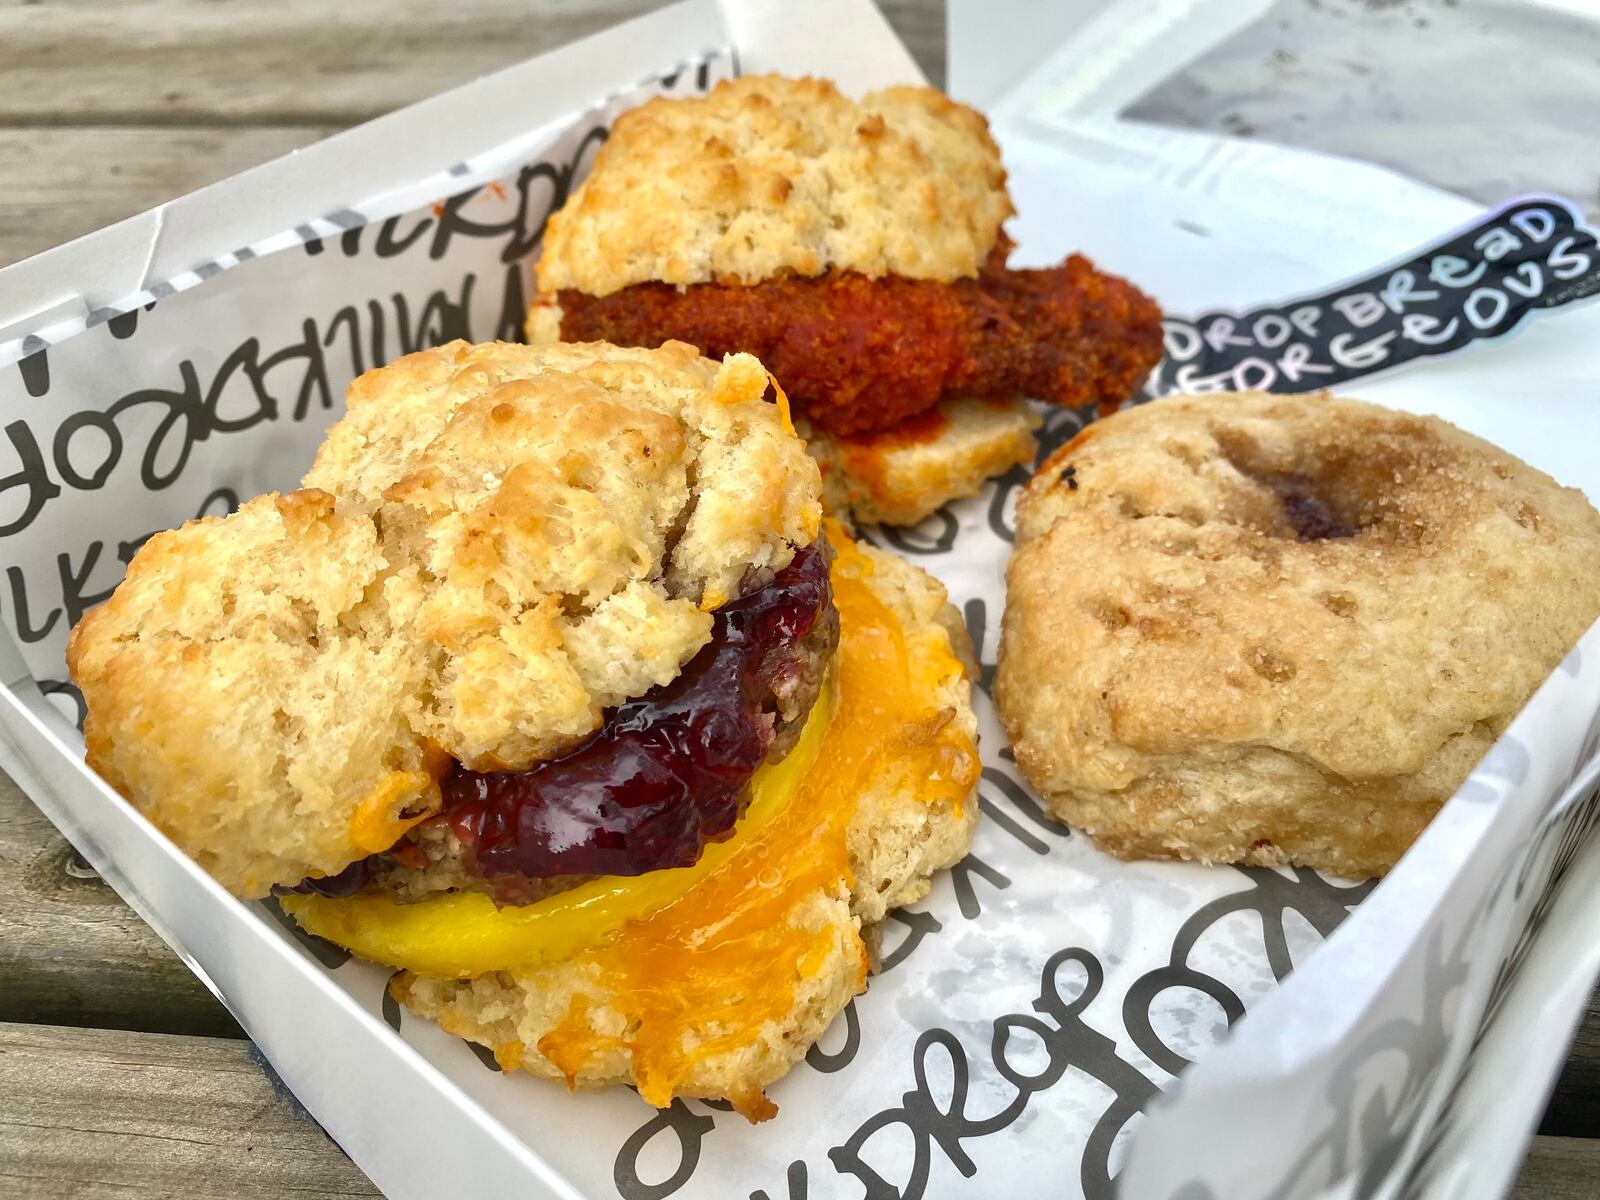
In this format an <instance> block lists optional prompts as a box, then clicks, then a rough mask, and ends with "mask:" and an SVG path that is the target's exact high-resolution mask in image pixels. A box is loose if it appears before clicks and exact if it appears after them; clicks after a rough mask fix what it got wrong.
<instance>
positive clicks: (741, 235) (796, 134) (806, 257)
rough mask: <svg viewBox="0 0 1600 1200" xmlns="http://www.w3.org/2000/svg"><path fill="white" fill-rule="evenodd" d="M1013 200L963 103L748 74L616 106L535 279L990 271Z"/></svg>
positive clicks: (578, 284) (925, 91)
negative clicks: (989, 259)
mask: <svg viewBox="0 0 1600 1200" xmlns="http://www.w3.org/2000/svg"><path fill="white" fill-rule="evenodd" d="M1011 211H1012V210H1011V201H1010V198H1009V197H1008V196H1007V194H1006V189H1005V171H1004V169H1003V168H1002V167H1001V165H1000V151H999V149H998V148H997V147H996V146H995V143H994V139H993V138H991V137H990V136H989V130H988V124H987V123H986V122H985V121H984V119H983V117H982V116H980V115H979V114H978V113H977V112H975V111H973V110H972V109H970V108H968V107H967V106H966V105H963V104H957V103H955V102H954V101H952V100H949V99H947V98H946V97H944V96H942V95H941V94H940V93H938V92H936V91H933V90H932V89H931V88H919V87H895V88H889V89H887V90H886V91H882V92H874V93H872V94H870V95H868V96H866V97H864V98H863V99H862V100H861V101H860V102H859V103H858V102H855V101H851V100H849V99H847V98H846V97H845V96H843V95H842V94H840V92H839V90H838V89H837V88H835V87H834V86H833V84H831V83H829V82H828V81H827V80H823V79H785V78H782V77H781V76H776V75H755V76H745V77H743V78H740V79H735V80H725V81H723V82H722V83H719V84H718V85H717V86H716V87H715V88H713V89H712V91H711V93H710V94H709V95H707V96H705V97H703V98H693V99H668V98H665V97H661V98H657V99H655V100H651V101H649V102H648V103H646V104H644V105H642V106H641V107H639V108H636V109H633V110H631V111H629V112H626V113H623V114H622V115H621V116H620V117H618V118H617V120H616V123H615V124H614V125H613V126H612V129H611V136H610V138H609V139H607V141H606V144H605V146H604V147H603V148H602V149H601V150H600V153H599V155H598V156H597V158H596V160H595V169H594V173H593V174H592V175H591V176H590V178H589V179H588V180H587V181H585V182H584V183H583V184H582V185H580V187H579V188H578V190H577V191H576V192H574V193H573V195H572V197H571V198H570V199H569V200H568V201H567V204H566V206H565V207H564V208H562V210H561V211H560V212H558V213H556V214H555V215H553V216H552V217H551V218H550V221H549V224H548V225H547V226H546V228H545V232H544V248H543V252H542V254H541V257H540V259H539V265H538V269H537V279H538V285H539V290H540V291H541V292H546V293H554V292H557V291H560V290H561V289H563V288H575V289H577V290H579V291H582V292H587V293H589V294H590V295H594V296H605V295H608V294H610V293H611V292H615V291H617V290H619V289H621V288H624V287H627V286H629V285H630V284H636V283H646V282H652V281H654V282H664V283H674V284H692V283H707V282H711V281H721V282H755V281H757V280H761V279H768V278H771V277H773V276H775V275H780V274H784V273H789V272H793V273H794V274H798V275H820V274H822V273H823V272H825V271H828V270H829V269H833V270H840V271H857V272H860V273H861V274H863V275H866V276H868V277H869V278H874V279H876V278H879V277H881V276H884V275H900V276H904V277H906V278H909V279H933V280H950V279H956V278H960V277H970V276H974V275H976V274H977V273H978V268H979V266H980V265H981V264H982V262H983V261H984V259H985V257H986V256H987V255H988V253H989V250H990V248H991V247H992V246H993V245H994V243H995V236H996V234H997V233H998V232H999V230H1000V226H1001V224H1002V223H1003V222H1004V221H1005V219H1006V218H1007V217H1009V216H1010V215H1011Z"/></svg>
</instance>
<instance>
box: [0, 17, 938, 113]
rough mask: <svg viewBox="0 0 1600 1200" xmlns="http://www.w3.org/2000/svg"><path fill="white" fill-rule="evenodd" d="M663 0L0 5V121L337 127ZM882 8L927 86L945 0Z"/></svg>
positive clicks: (935, 72)
mask: <svg viewBox="0 0 1600 1200" xmlns="http://www.w3.org/2000/svg"><path fill="white" fill-rule="evenodd" d="M663 3H664V0H586V2H580V0H544V2H543V3H537V4H535V3H530V2H529V0H472V2H471V3H450V4H441V3H438V2H437V0H387V2H386V3H383V4H378V3H372V2H371V0H366V2H361V3H340V4H330V3H328V2H327V0H273V3H271V4H262V3H254V2H252V0H220V2H219V0H113V2H110V3H106V2H103V0H74V2H66V3H60V2H57V3H37V4H18V3H15V2H14V0H13V2H9V3H5V4H0V124H7V125H61V124H72V125H81V124H105V123H107V122H112V121H114V122H117V123H122V124H129V123H132V124H143V125H194V124H207V125H214V124H217V123H224V122H225V123H231V124H270V125H284V124H311V125H321V124H324V123H327V122H329V121H332V122H334V123H337V124H341V125H351V124H354V123H356V122H358V121H362V120H365V119H367V118H368V117H373V116H377V115H378V114H379V113H384V112H388V111H390V110H391V109H394V108H398V107H400V106H401V105H404V104H408V103H410V102H411V101H413V100H419V99H422V98H423V97H426V96H431V95H434V94H435V93H437V92H442V91H444V90H446V89H448V88H452V87H455V86H456V85H458V84H462V83H466V82H467V81H468V80H471V79H475V78H477V77H478V76H480V75H486V74H488V73H489V72H491V71H494V70H496V69H498V68H500V67H504V66H509V65H510V64H512V63H514V62H519V61H521V60H522V59H525V58H529V57H531V56H532V55H535V54H539V53H542V52H543V51H546V50H551V49H554V48H555V47H557V46H562V45H565V44H566V43H568V42H571V41H575V40H577V39H578V38H581V37H584V36H587V35H588V34H591V33H596V32H598V31H600V30H602V29H606V28H608V27H609V26H612V25H615V24H617V23H618V22H620V21H623V20H626V19H627V18H628V17H631V16H637V15H639V14H640V13H644V12H649V11H651V10H652V9H656V8H660V7H662V5H663ZM883 8H884V11H885V15H886V16H888V18H889V20H890V22H891V23H892V24H893V25H894V26H895V28H896V31H897V32H898V33H899V34H900V35H901V37H902V39H903V40H904V41H906V43H907V44H908V45H909V46H910V48H911V50H912V52H913V53H914V54H916V55H917V57H918V60H919V62H921V63H922V64H923V68H924V70H926V71H928V73H929V75H930V76H931V77H933V78H934V79H935V81H936V82H942V81H943V78H944V6H943V4H942V3H929V2H928V0H889V2H888V3H885V4H884V5H883Z"/></svg>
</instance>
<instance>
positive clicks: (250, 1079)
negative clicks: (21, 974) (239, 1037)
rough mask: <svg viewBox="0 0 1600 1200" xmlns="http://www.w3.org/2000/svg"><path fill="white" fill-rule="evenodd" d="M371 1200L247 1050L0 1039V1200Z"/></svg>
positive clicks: (100, 1038) (133, 1038)
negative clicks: (67, 1199) (130, 1199)
mask: <svg viewBox="0 0 1600 1200" xmlns="http://www.w3.org/2000/svg"><path fill="white" fill-rule="evenodd" d="M378 1194H379V1193H378V1191H377V1189H376V1188H374V1187H373V1186H372V1184H371V1183H370V1182H368V1180H367V1178H366V1176H364V1175H363V1174H362V1173H361V1172H360V1170H358V1169H357V1167H356V1166H355V1164H354V1163H352V1162H351V1161H350V1160H349V1159H348V1158H346V1157H345V1155H344V1152H343V1151H341V1150H340V1149H339V1147H338V1146H336V1145H335V1144H334V1143H333V1142H332V1141H330V1140H329V1139H328V1136H327V1135H326V1134H324V1133H323V1132H322V1130H321V1129H319V1128H318V1127H317V1126H316V1124H314V1123H313V1122H312V1121H311V1120H310V1119H309V1118H307V1117H306V1116H304V1115H303V1111H302V1110H299V1109H298V1108H297V1106H296V1105H295V1104H294V1103H293V1102H292V1101H291V1100H289V1099H288V1098H287V1097H286V1096H284V1095H281V1094H279V1093H278V1092H276V1091H275V1090H274V1088H273V1086H272V1084H271V1083H269V1082H268V1080H267V1077H266V1076H265V1075H264V1074H263V1073H262V1071H261V1069H260V1068H259V1067H258V1066H257V1064H256V1063H255V1062H254V1061H252V1059H251V1057H250V1045H249V1043H247V1042H240V1041H225V1040H220V1039H214V1038H199V1037H173V1036H170V1035H165V1034H149V1033H122V1032H117V1031H114V1030H102V1029H54V1028H50V1027H48V1026H41V1025H0V1195H5V1196H8V1197H13V1198H15V1200H46V1198H48V1200H59V1198H60V1197H62V1196H73V1197H76V1198H77V1200H100V1198H101V1197H113V1196H115V1197H126V1196H143V1197H150V1198H152V1200H155V1198H157V1197H174V1198H176V1197H183V1200H210V1198H213V1197H214V1198H215V1200H276V1198H278V1197H282V1196H287V1195H294V1196H301V1197H306V1198H307V1200H324V1198H329V1197H339V1196H342V1197H351V1196H376V1195H378Z"/></svg>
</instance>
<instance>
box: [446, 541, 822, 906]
mask: <svg viewBox="0 0 1600 1200" xmlns="http://www.w3.org/2000/svg"><path fill="white" fill-rule="evenodd" d="M832 602H833V593H832V588H831V586H830V584H829V580H828V563H827V556H826V554H825V553H824V552H823V550H822V548H821V546H820V545H813V546H811V547H808V548H807V549H804V550H801V551H799V552H798V553H797V554H796V555H795V557H794V560H793V561H792V562H791V563H790V564H789V566H787V567H786V568H784V569H783V570H782V571H780V572H778V574H777V575H776V576H775V577H774V578H773V580H772V582H771V583H769V584H767V585H766V586H765V587H762V588H758V589H756V590H755V591H753V592H750V593H749V594H747V595H744V596H741V597H740V598H739V599H737V600H734V601H732V602H731V603H729V604H725V605H723V606H722V607H721V608H720V609H718V610H717V611H716V612H715V613H714V614H713V620H712V630H711V640H710V642H709V643H707V645H706V646H705V647H704V648H703V649H702V650H701V651H700V652H699V653H698V654H696V655H695V656H694V658H692V659H690V660H689V662H688V664H687V665H685V667H684V668H683V670H682V671H681V672H680V673H679V675H678V677H677V678H676V679H674V680H673V681H672V682H671V683H669V684H667V685H666V686H664V687H658V688H654V689H652V690H651V691H649V692H646V693H645V694H644V695H643V696H640V697H639V698H638V699H636V700H630V701H628V702H627V703H626V704H623V705H621V706H619V707H617V708H615V709H613V710H611V712H609V713H608V714H607V716H606V720H605V723H604V724H603V725H602V726H601V728H600V730H599V732H598V733H596V734H595V735H594V736H593V737H591V738H590V739H589V740H588V741H586V742H584V743H583V744H582V745H580V746H578V747H577V748H576V749H573V750H571V751H569V752H568V753H566V754H564V755H562V756H561V757H560V758H554V759H550V760H548V761H546V762H542V763H539V764H538V765H536V766H534V767H532V768H530V769H529V770H526V771H505V772H493V773H480V772H477V771H469V770H466V769H465V768H464V767H462V766H460V765H459V764H457V765H456V766H455V767H454V768H453V769H452V770H451V772H450V774H449V775H447V776H446V777H445V779H444V781H443V784H442V790H443V792H444V819H445V820H446V821H448V822H449V825H450V828H451V829H452V830H453V831H454V832H455V834H456V836H457V837H458V838H459V839H460V840H461V842H462V844H463V845H465V846H466V847H467V848H468V849H469V850H470V851H471V852H472V854H473V856H474V858H475V860H476V864H477V869H478V870H479V871H480V872H481V873H482V874H483V875H485V876H487V877H490V878H493V877H496V876H518V875H520V876H523V877H525V878H529V879H540V878H550V877H554V876H562V875H642V874H645V873H646V872H648V871H656V870H661V869H663V868H667V867H685V866H689V865H691V864H693V863H694V862H695V861H696V860H697V859H698V858H699V857H700V852H701V850H702V849H703V848H704V846H705V844H706V843H707V842H708V841H712V840H715V839H716V838H719V837H721V836H723V835H724V834H726V833H728V831H729V830H731V829H732V828H733V825H734V822H735V821H736V820H737V819H738V816H739V811H740V808H741V805H742V803H743V799H744V796H745V792H746V785H747V784H748V783H749V781H750V777H751V775H753V774H754V773H755V771H756V768H758V767H759V766H761V764H762V763H763V762H764V761H765V760H766V756H767V750H768V747H769V746H770V745H771V742H772V736H773V715H772V712H771V711H770V707H769V704H770V700H771V695H772V683H773V680H774V678H775V677H777V676H780V675H782V674H783V673H784V672H786V671H792V670H794V669H796V663H797V660H798V655H799V644H800V642H801V641H802V640H803V639H804V638H805V636H806V635H807V634H808V633H810V632H811V631H812V629H813V628H815V627H816V626H817V624H818V622H819V621H821V620H822V619H824V617H825V615H826V614H827V612H828V610H829V608H830V607H831V605H832Z"/></svg>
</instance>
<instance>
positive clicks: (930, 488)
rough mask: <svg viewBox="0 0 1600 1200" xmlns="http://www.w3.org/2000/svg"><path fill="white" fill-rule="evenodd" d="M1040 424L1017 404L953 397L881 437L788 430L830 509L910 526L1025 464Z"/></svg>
mask: <svg viewBox="0 0 1600 1200" xmlns="http://www.w3.org/2000/svg"><path fill="white" fill-rule="evenodd" d="M1041 419H1042V418H1041V417H1040V415H1039V413H1038V411H1037V410H1036V409H1035V408H1034V407H1033V406H1032V405H1031V404H1029V403H1028V402H1027V401H1026V400H1023V399H1021V398H1018V399H1016V400H1012V401H1009V402H1007V403H1003V404H1002V403H997V402H994V401H989V400H975V399H972V398H971V397H959V398H956V399H952V400H944V401H941V402H940V403H939V405H938V407H937V408H934V409H930V410H929V411H928V412H926V413H922V414H919V415H917V416H915V417H911V418H909V419H908V420H906V421H904V422H902V423H901V424H900V425H897V426H894V427H892V428H890V429H886V430H883V431H882V432H880V433H864V434H855V435H850V436H839V435H836V434H831V433H829V432H828V431H827V430H825V429H819V428H814V427H813V426H811V425H810V424H809V423H808V422H805V421H803V420H797V421H796V422H795V428H796V430H797V431H798V432H799V434H800V436H801V437H803V438H805V440H806V447H807V449H809V450H810V451H811V454H812V456H813V457H814V458H816V460H817V461H818V462H819V463H820V464H821V466H822V496H823V501H824V503H826V504H827V506H828V508H829V510H830V511H832V512H836V513H839V514H841V515H842V516H848V517H849V518H850V519H852V520H855V521H857V522H860V523H862V524H867V525H876V524H884V525H915V524H916V523H917V522H918V521H920V520H922V518H923V517H926V516H927V515H928V514H929V513H931V512H933V511H934V510H935V509H937V508H939V507H940V506H941V505H943V504H945V503H947V502H949V501H951V500H958V499H961V498H962V497H964V496H976V495H977V494H978V493H979V492H980V491H982V490H983V485H984V484H985V483H987V482H988V481H989V480H990V479H992V478H993V477H994V476H996V475H999V474H1002V473H1003V472H1005V471H1007V470H1009V469H1010V468H1011V467H1014V466H1018V465H1020V464H1023V463H1031V462H1032V461H1033V456H1034V454H1035V453H1037V451H1038V443H1037V442H1035V441H1034V436H1033V435H1034V431H1035V430H1036V429H1038V428H1039V423H1040V421H1041Z"/></svg>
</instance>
